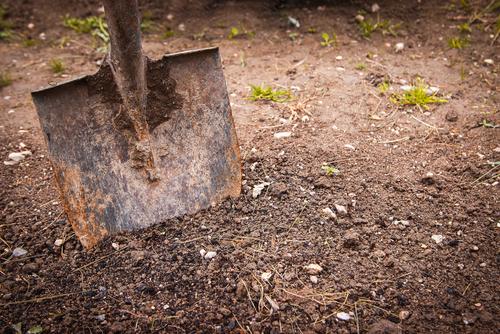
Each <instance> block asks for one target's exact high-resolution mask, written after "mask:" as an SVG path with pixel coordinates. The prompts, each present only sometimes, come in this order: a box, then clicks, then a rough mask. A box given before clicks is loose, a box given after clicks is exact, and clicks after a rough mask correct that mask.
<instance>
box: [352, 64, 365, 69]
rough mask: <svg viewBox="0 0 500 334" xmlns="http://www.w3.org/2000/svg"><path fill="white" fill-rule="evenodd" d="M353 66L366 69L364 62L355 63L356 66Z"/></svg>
mask: <svg viewBox="0 0 500 334" xmlns="http://www.w3.org/2000/svg"><path fill="white" fill-rule="evenodd" d="M354 68H355V69H357V70H359V71H363V70H365V69H366V64H365V63H358V64H356V66H355V67H354Z"/></svg>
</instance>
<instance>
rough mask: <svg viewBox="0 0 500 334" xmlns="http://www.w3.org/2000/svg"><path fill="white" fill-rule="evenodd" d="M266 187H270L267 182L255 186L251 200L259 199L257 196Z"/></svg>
mask: <svg viewBox="0 0 500 334" xmlns="http://www.w3.org/2000/svg"><path fill="white" fill-rule="evenodd" d="M268 185H270V183H269V182H262V183H260V184H257V185H255V186H254V187H253V190H252V197H253V198H257V197H259V195H260V194H261V193H262V190H264V188H265V187H267V186H268Z"/></svg>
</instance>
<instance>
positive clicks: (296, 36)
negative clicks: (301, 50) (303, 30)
mask: <svg viewBox="0 0 500 334" xmlns="http://www.w3.org/2000/svg"><path fill="white" fill-rule="evenodd" d="M298 37H299V33H296V32H291V33H289V34H288V38H290V40H291V41H292V42H295V41H296V40H297V38H298Z"/></svg>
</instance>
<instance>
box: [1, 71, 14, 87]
mask: <svg viewBox="0 0 500 334" xmlns="http://www.w3.org/2000/svg"><path fill="white" fill-rule="evenodd" d="M11 83H12V78H11V77H10V74H9V73H7V72H0V88H2V87H7V86H9V85H10V84H11Z"/></svg>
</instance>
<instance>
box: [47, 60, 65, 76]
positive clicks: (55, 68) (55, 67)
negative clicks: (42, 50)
mask: <svg viewBox="0 0 500 334" xmlns="http://www.w3.org/2000/svg"><path fill="white" fill-rule="evenodd" d="M49 66H50V69H51V70H52V72H54V73H56V74H60V73H63V72H64V70H65V69H66V68H65V66H64V63H63V62H62V60H61V59H52V60H51V61H50V62H49Z"/></svg>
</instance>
